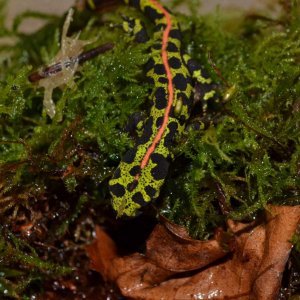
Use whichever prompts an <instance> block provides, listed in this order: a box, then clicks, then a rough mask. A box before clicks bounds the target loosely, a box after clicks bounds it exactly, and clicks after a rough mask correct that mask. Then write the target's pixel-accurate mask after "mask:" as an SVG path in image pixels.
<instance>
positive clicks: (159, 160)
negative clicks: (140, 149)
mask: <svg viewBox="0 0 300 300" xmlns="http://www.w3.org/2000/svg"><path fill="white" fill-rule="evenodd" d="M150 159H151V160H152V162H153V163H155V164H156V166H155V167H154V168H153V169H152V170H151V175H152V176H153V178H154V179H155V180H161V179H164V178H166V176H167V174H168V169H169V162H168V161H167V159H166V158H165V157H164V156H163V155H161V154H158V153H152V154H151V156H150Z"/></svg>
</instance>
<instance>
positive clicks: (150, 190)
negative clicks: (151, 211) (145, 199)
mask: <svg viewBox="0 0 300 300" xmlns="http://www.w3.org/2000/svg"><path fill="white" fill-rule="evenodd" d="M145 191H146V193H147V195H148V196H149V197H150V198H152V199H153V198H154V196H155V194H156V189H155V188H153V187H152V186H150V185H147V186H146V187H145Z"/></svg>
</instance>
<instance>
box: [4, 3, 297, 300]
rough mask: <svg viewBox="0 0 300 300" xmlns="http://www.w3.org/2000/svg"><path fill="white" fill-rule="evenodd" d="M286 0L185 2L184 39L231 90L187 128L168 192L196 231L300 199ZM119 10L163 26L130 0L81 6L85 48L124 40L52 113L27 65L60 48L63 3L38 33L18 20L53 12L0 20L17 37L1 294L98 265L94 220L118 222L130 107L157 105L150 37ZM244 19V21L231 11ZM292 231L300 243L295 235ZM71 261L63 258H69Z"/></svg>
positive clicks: (79, 25) (76, 26)
mask: <svg viewBox="0 0 300 300" xmlns="http://www.w3.org/2000/svg"><path fill="white" fill-rule="evenodd" d="M176 2H178V1H173V6H174V7H175V8H176V5H175V4H176ZM185 2H186V3H187V4H188V5H190V7H192V8H193V7H194V6H193V5H195V1H192V0H191V1H188V0H187V1H185ZM4 3H5V1H3V0H2V1H1V2H0V4H1V5H0V7H1V18H0V22H2V23H1V24H2V25H3V20H4V16H5V13H4V6H5V5H4ZM289 3H290V5H287V3H285V6H284V7H283V9H282V11H281V15H279V16H277V17H276V18H268V17H267V16H265V15H263V16H258V15H251V16H250V15H245V16H239V18H238V19H237V17H231V16H230V15H226V16H225V15H222V12H219V13H217V14H212V15H209V16H203V17H199V16H198V15H197V13H196V12H195V10H191V11H192V13H191V14H190V15H188V16H187V15H180V14H178V18H179V21H180V23H181V24H182V30H183V36H184V48H185V50H186V52H188V53H189V54H190V55H191V56H193V57H194V58H195V59H197V60H198V61H200V62H201V63H202V64H203V65H205V66H206V67H207V69H208V70H209V71H210V73H211V75H212V77H213V78H214V79H215V82H216V83H217V84H218V86H219V90H220V95H226V93H227V92H228V91H229V92H230V93H231V95H230V97H228V98H226V97H225V96H224V97H223V98H224V99H222V96H221V99H220V103H219V104H218V105H215V106H214V108H213V109H210V110H209V111H208V115H207V118H208V119H209V120H210V126H208V127H207V129H205V130H201V131H193V130H189V131H187V132H186V134H185V135H184V136H183V137H180V138H179V139H178V141H177V144H176V145H175V146H174V149H173V152H174V156H175V163H174V164H172V166H171V170H170V174H169V177H168V179H167V181H166V184H165V185H164V188H163V191H162V193H161V196H160V199H159V208H160V211H161V212H162V213H163V214H165V215H166V216H168V217H169V218H170V219H172V220H174V221H175V222H177V223H179V224H183V225H185V226H187V227H188V228H189V230H190V232H191V234H192V235H193V236H195V237H198V238H206V237H208V236H209V235H210V234H211V233H212V230H213V228H214V227H215V226H219V225H222V224H223V223H224V220H225V219H226V217H228V216H229V217H231V218H234V219H237V220H247V219H251V218H253V217H255V216H256V215H257V214H258V213H259V212H260V211H261V210H262V209H263V208H264V207H265V205H266V204H267V203H276V204H285V205H295V204H299V188H300V179H299V157H300V156H299V155H300V147H299V142H300V140H299V125H300V124H299V120H300V119H299V117H300V100H299V91H300V85H299V75H300V72H299V67H298V63H299V53H300V52H299V49H300V47H299V46H300V45H299V44H300V41H299V38H298V32H299V28H300V21H299V20H300V19H299V15H300V12H299V9H300V7H299V5H298V4H297V2H289ZM119 12H120V13H122V14H125V15H128V16H138V17H139V18H141V19H143V20H144V19H145V21H146V23H147V25H149V27H150V28H151V26H152V25H151V24H149V22H148V21H147V19H146V18H145V16H143V15H141V14H140V13H139V12H137V11H136V10H134V9H131V8H128V7H122V6H120V7H119V8H118V13H116V12H114V13H105V14H104V13H103V14H102V15H101V17H100V16H96V15H94V14H92V13H90V12H87V11H82V12H80V11H76V12H75V15H74V21H73V22H72V23H71V28H70V35H72V34H74V35H75V34H76V33H77V32H78V30H81V35H80V39H82V40H92V39H93V38H95V37H98V38H97V41H95V42H94V43H93V44H90V45H88V46H86V49H89V48H93V47H96V46H98V45H101V44H105V43H107V42H113V43H114V44H115V47H114V49H113V51H110V52H107V53H105V54H103V55H100V56H98V57H97V58H95V59H93V60H91V61H88V62H86V63H85V64H84V65H83V66H82V67H81V68H80V70H79V71H78V72H77V73H76V74H75V77H74V80H75V85H73V86H71V87H68V86H63V87H62V88H61V89H55V90H54V93H53V100H54V102H55V104H56V115H55V116H54V118H53V119H50V118H49V117H47V116H46V114H45V113H43V105H42V102H43V96H44V95H43V90H42V89H39V88H37V87H36V86H35V85H33V84H31V83H30V82H29V81H28V79H27V78H28V75H29V74H30V73H31V72H32V71H33V70H34V69H36V68H38V67H39V66H41V65H46V64H48V63H49V62H50V61H51V59H52V58H53V57H54V56H55V54H56V53H57V52H58V50H59V41H60V33H61V28H62V25H63V22H64V17H62V18H59V17H54V16H48V18H47V20H48V21H47V24H46V25H45V26H44V27H43V28H41V29H40V30H39V31H37V32H35V33H33V34H30V35H24V34H22V33H20V32H19V30H18V28H19V24H20V23H21V22H22V21H23V20H24V19H26V18H27V17H36V18H39V17H44V16H43V15H40V14H37V13H26V14H24V15H22V16H20V17H18V18H17V19H16V21H15V24H14V26H13V29H12V30H8V29H5V27H4V26H1V24H0V28H1V30H0V37H1V38H6V37H10V38H13V40H14V41H15V43H14V44H11V43H9V44H6V43H5V42H3V43H1V44H0V52H1V55H0V57H1V59H0V68H1V72H0V114H1V119H0V131H1V137H2V138H1V141H0V163H1V165H0V188H1V190H0V220H1V224H2V227H3V228H2V229H1V232H0V251H1V257H3V258H5V260H4V261H3V260H1V262H0V272H1V274H0V293H2V294H3V296H4V295H6V296H9V297H12V298H18V297H20V295H22V297H25V296H24V295H28V296H29V295H31V294H33V293H38V292H40V291H41V288H40V287H37V286H39V284H37V283H40V282H45V281H47V282H49V281H51V280H52V279H53V278H58V277H59V276H61V275H62V274H65V273H66V272H67V271H68V270H70V269H68V268H67V267H72V268H73V269H72V274H74V272H75V274H77V275H78V274H80V276H84V275H83V274H82V273H80V272H79V271H80V269H82V270H83V271H85V272H86V273H87V272H88V271H87V270H88V266H87V265H88V261H87V258H86V256H85V254H84V248H83V245H84V244H85V243H87V242H88V241H90V239H91V237H92V233H93V228H94V224H95V223H102V224H103V223H105V224H110V225H111V227H114V228H116V227H118V222H121V221H116V220H115V219H114V218H115V216H114V215H113V214H112V212H111V208H110V196H109V194H108V190H107V181H108V178H109V177H110V175H111V173H112V171H113V170H114V168H115V167H116V166H117V165H118V162H119V160H120V157H121V156H122V154H124V152H125V151H126V149H128V148H129V147H130V146H131V145H132V144H133V141H132V139H131V137H130V136H129V135H128V134H127V133H126V132H125V131H124V127H125V126H126V124H127V120H128V119H129V118H130V116H131V115H132V114H133V113H134V112H138V111H144V110H145V108H146V107H147V96H148V94H149V88H150V86H149V85H148V84H146V83H143V82H144V76H145V74H144V72H143V65H144V64H145V63H146V62H147V60H148V55H149V54H148V51H147V49H148V47H149V45H150V44H151V41H150V42H149V43H147V44H136V43H134V42H133V41H132V39H131V37H129V36H127V35H126V34H124V32H123V31H122V29H121V28H119V27H118V26H115V27H112V26H109V24H119V23H121V22H122V18H121V16H120V15H121V14H120V13H119ZM237 22H238V24H239V26H238V28H237V26H236V25H232V24H236V23H237ZM209 53H210V56H211V58H212V60H213V62H214V64H215V65H216V66H217V68H218V69H219V70H220V72H221V73H222V76H223V77H224V78H225V79H226V81H227V82H228V83H229V84H228V87H226V83H224V82H223V81H222V80H221V78H220V77H219V76H218V73H217V72H216V71H215V70H214V68H213V67H212V63H210V62H209V59H208V54H209ZM212 106H213V105H212ZM197 117H199V115H198V114H197V106H196V107H195V113H194V116H193V118H197ZM220 206H221V207H222V208H223V211H226V212H227V214H226V215H224V214H222V213H221V210H220ZM95 211H96V212H97V213H95ZM129 222H130V221H129ZM132 234H133V235H134V233H132ZM294 241H295V243H296V244H299V238H298V237H295V239H294ZM49 249H50V250H49ZM62 263H64V264H65V266H66V267H58V265H59V264H60V265H61V264H62ZM83 266H84V267H83ZM76 270H77V271H76ZM76 272H77V273H76ZM78 276H79V275H78ZM86 276H87V275H86ZM64 278H66V277H64ZM87 282H91V281H87ZM89 284H92V283H89ZM86 285H88V283H87V284H86Z"/></svg>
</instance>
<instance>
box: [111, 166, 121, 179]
mask: <svg viewBox="0 0 300 300" xmlns="http://www.w3.org/2000/svg"><path fill="white" fill-rule="evenodd" d="M120 177H121V169H120V168H116V169H115V172H114V174H113V176H112V178H113V179H117V178H120Z"/></svg>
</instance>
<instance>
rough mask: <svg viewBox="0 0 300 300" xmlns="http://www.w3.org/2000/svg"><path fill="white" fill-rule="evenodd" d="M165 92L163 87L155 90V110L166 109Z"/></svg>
mask: <svg viewBox="0 0 300 300" xmlns="http://www.w3.org/2000/svg"><path fill="white" fill-rule="evenodd" d="M166 96H167V95H166V90H165V89H164V88H163V87H159V88H157V89H156V91H155V94H154V97H155V107H156V108H157V109H165V108H166V107H167V99H166Z"/></svg>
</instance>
